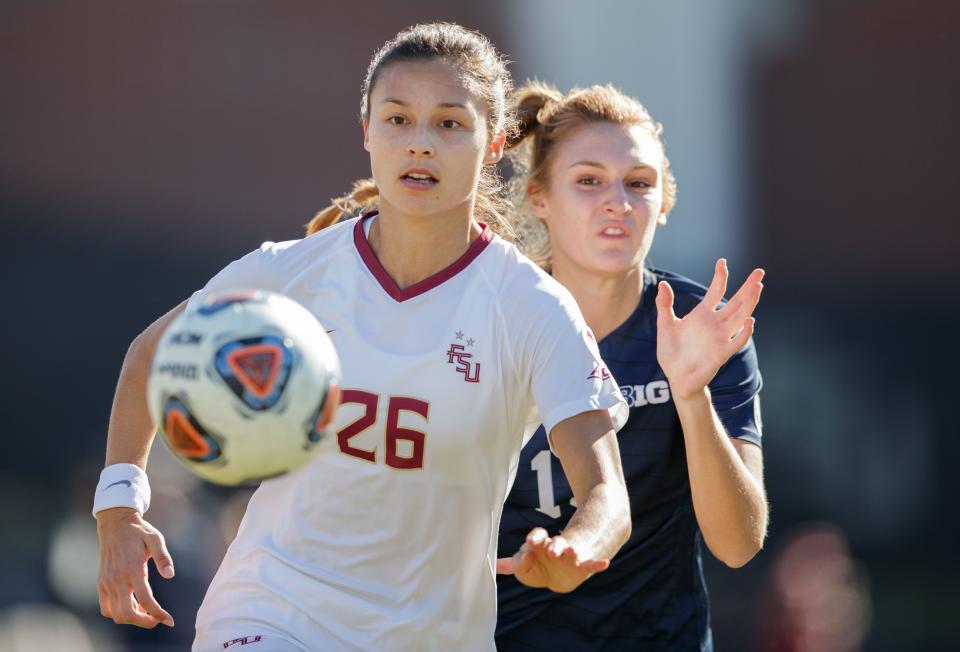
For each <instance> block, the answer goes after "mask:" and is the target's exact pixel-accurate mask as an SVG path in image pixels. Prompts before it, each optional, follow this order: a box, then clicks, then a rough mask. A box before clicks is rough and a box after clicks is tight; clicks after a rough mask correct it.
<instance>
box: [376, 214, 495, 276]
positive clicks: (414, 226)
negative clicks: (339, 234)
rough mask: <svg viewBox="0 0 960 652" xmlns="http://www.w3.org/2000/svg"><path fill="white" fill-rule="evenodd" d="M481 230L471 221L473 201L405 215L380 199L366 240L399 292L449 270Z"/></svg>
mask: <svg viewBox="0 0 960 652" xmlns="http://www.w3.org/2000/svg"><path fill="white" fill-rule="evenodd" d="M481 231H482V229H481V228H480V225H479V224H477V222H476V221H475V220H474V219H473V201H470V202H469V203H467V204H465V205H462V206H457V207H455V208H454V209H452V210H450V211H445V212H443V213H432V214H430V215H408V214H404V213H402V212H400V211H399V210H397V209H396V208H395V207H393V206H392V205H391V204H390V203H389V202H387V201H384V199H383V198H382V197H381V200H380V212H379V215H378V216H377V219H376V221H374V223H373V225H372V226H371V227H370V233H369V235H368V236H367V240H368V241H369V242H370V248H371V249H373V253H374V254H376V256H377V259H378V260H379V261H380V264H381V265H383V268H384V269H385V270H386V271H387V273H388V274H389V275H390V278H392V279H393V281H394V282H395V283H396V284H397V286H398V287H399V288H400V289H401V290H402V289H406V288H408V287H410V286H411V285H414V284H416V283H419V282H420V281H422V280H424V279H426V278H429V277H430V276H433V275H434V274H436V273H437V272H439V271H441V270H443V269H445V268H447V267H449V266H450V265H451V264H453V263H454V262H455V261H456V260H457V259H458V258H460V257H461V256H462V255H463V254H464V253H465V252H466V251H467V248H469V246H470V243H471V242H473V241H474V240H475V239H476V238H477V237H479V235H480V233H481Z"/></svg>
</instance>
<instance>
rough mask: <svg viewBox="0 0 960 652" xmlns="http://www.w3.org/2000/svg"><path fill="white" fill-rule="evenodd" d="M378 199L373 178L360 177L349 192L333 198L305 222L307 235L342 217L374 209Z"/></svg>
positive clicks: (331, 224)
mask: <svg viewBox="0 0 960 652" xmlns="http://www.w3.org/2000/svg"><path fill="white" fill-rule="evenodd" d="M379 199H380V190H379V189H378V188H377V186H376V184H375V183H373V179H360V180H359V181H356V182H354V184H353V188H351V189H350V192H349V193H347V194H346V195H343V196H342V197H337V198H335V199H333V200H332V201H331V203H330V205H329V206H327V207H326V208H324V209H323V210H322V211H320V212H319V213H317V214H316V215H314V216H313V219H312V220H310V221H309V222H308V223H307V235H313V234H314V233H316V232H317V231H322V230H323V229H325V228H327V227H328V226H333V225H334V224H336V223H337V222H339V221H341V220H343V219H349V218H351V217H355V216H357V215H360V214H361V213H366V212H368V211H372V210H375V209H376V208H377V206H378V204H379Z"/></svg>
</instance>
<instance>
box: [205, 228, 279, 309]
mask: <svg viewBox="0 0 960 652" xmlns="http://www.w3.org/2000/svg"><path fill="white" fill-rule="evenodd" d="M288 244H289V243H285V242H281V243H275V242H264V243H263V244H262V245H260V248H259V249H254V250H253V251H251V252H250V253H248V254H247V255H245V256H244V257H242V258H238V259H237V260H235V261H233V262H232V263H230V264H229V265H227V266H226V267H224V268H223V269H222V270H220V271H219V272H218V273H217V274H216V276H214V277H213V278H212V279H210V280H209V281H207V284H206V285H205V286H203V288H202V289H200V290H197V291H196V292H194V293H193V294H192V295H191V296H190V299H189V300H188V302H187V309H188V310H190V309H193V308H195V307H196V306H198V305H200V304H201V303H203V301H204V300H206V298H207V297H208V296H209V295H210V294H213V293H215V292H226V291H233V290H269V291H271V292H280V291H281V289H282V284H283V279H282V278H281V275H280V274H279V273H278V271H279V270H278V269H277V265H276V258H277V254H278V253H279V252H280V251H282V250H283V249H284V248H285V246H286V245H288Z"/></svg>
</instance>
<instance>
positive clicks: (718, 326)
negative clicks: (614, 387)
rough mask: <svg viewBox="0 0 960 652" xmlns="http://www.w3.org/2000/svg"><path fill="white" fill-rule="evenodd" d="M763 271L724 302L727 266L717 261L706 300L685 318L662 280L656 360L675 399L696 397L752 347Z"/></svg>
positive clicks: (752, 273) (668, 286)
mask: <svg viewBox="0 0 960 652" xmlns="http://www.w3.org/2000/svg"><path fill="white" fill-rule="evenodd" d="M763 275H764V271H763V270H762V269H755V270H753V271H752V272H751V273H750V276H748V277H747V280H746V281H744V283H743V285H741V286H740V289H739V290H737V292H736V294H734V295H733V296H732V297H731V298H730V301H728V302H727V303H726V305H724V306H723V307H720V302H721V301H722V300H723V295H724V293H725V292H726V291H727V277H728V276H729V271H728V270H727V261H726V260H724V259H723V258H721V259H720V260H718V261H717V265H716V268H715V270H714V273H713V281H712V282H711V283H710V287H709V288H708V289H707V293H706V295H704V297H703V301H701V302H700V304H699V305H698V306H697V307H696V308H694V309H693V310H691V311H690V312H689V313H688V314H687V315H686V316H684V318H683V319H679V318H678V317H677V315H676V314H675V313H674V312H673V298H674V295H673V288H671V287H670V284H669V283H667V282H666V281H661V282H660V285H659V287H658V288H657V361H658V362H659V363H660V367H661V368H662V369H663V372H664V374H666V376H667V380H668V381H669V383H670V391H671V393H672V394H673V396H674V398H686V397H690V396H693V395H694V394H696V393H697V392H700V391H703V389H704V388H705V387H706V386H707V385H708V384H709V383H710V381H711V380H713V377H714V376H716V375H717V371H719V370H720V367H722V366H723V365H724V363H725V362H726V361H727V360H729V359H730V357H731V356H732V355H733V354H734V353H736V352H737V351H739V350H740V349H742V348H743V347H744V346H746V344H747V340H749V339H750V336H751V335H752V334H753V328H754V324H755V322H756V320H755V319H754V318H753V316H752V315H753V311H754V309H755V308H756V307H757V303H758V302H759V301H760V292H761V291H762V290H763V283H761V281H762V280H763Z"/></svg>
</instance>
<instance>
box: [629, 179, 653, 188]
mask: <svg viewBox="0 0 960 652" xmlns="http://www.w3.org/2000/svg"><path fill="white" fill-rule="evenodd" d="M627 185H628V186H630V187H631V188H633V189H634V190H646V189H648V188H652V187H653V185H652V184H650V183H649V182H647V181H644V180H643V179H637V180H635V181H631V182H630V183H628V184H627Z"/></svg>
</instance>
